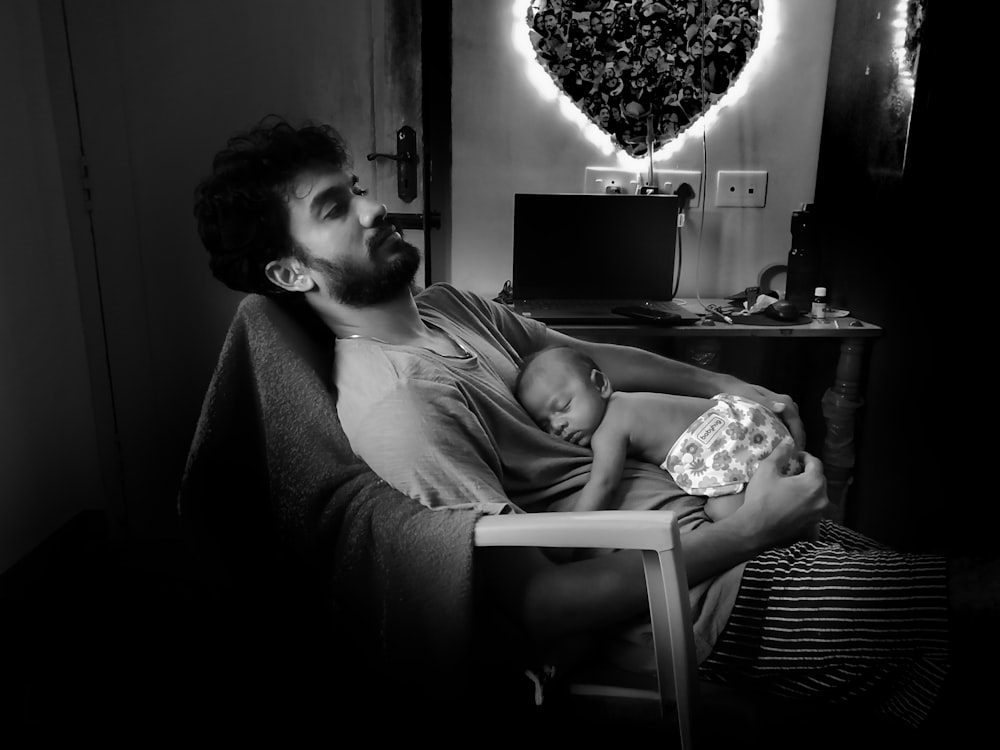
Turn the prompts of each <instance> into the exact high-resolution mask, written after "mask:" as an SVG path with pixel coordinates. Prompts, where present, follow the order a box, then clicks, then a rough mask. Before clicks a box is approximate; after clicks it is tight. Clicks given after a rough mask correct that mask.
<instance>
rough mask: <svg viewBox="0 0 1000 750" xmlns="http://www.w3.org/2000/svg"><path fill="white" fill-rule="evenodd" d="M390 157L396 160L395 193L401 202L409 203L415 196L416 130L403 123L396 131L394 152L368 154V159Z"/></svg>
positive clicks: (417, 159)
mask: <svg viewBox="0 0 1000 750" xmlns="http://www.w3.org/2000/svg"><path fill="white" fill-rule="evenodd" d="M375 159H391V160H392V161H394V162H396V194H397V195H398V196H399V199H400V200H401V201H403V203H410V202H412V201H413V200H414V199H416V197H417V162H418V161H419V158H418V157H417V131H415V130H414V129H413V128H411V127H410V126H409V125H404V126H403V127H401V128H400V129H399V130H397V131H396V153H395V154H385V153H381V152H378V151H375V152H372V153H370V154H368V161H373V160H375Z"/></svg>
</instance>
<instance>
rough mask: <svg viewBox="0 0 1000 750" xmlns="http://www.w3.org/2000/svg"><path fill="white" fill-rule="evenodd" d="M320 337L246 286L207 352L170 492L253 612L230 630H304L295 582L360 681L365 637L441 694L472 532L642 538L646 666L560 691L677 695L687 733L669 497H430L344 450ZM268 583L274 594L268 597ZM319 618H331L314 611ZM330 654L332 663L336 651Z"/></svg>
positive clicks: (457, 664) (400, 672) (556, 541)
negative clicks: (651, 674)
mask: <svg viewBox="0 0 1000 750" xmlns="http://www.w3.org/2000/svg"><path fill="white" fill-rule="evenodd" d="M332 352H333V341H332V337H331V334H330V333H329V331H327V330H326V329H325V328H324V327H322V326H321V325H319V324H318V323H316V322H315V321H313V319H312V318H311V316H304V317H303V316H302V311H301V310H298V309H296V308H295V307H294V306H292V307H289V306H286V305H282V304H279V303H277V302H275V301H273V300H270V299H267V298H264V297H260V296H257V295H249V296H247V297H246V298H244V300H243V301H242V302H241V303H240V305H239V307H238V309H237V311H236V315H235V316H234V319H233V321H232V323H231V325H230V328H229V331H228V333H227V336H226V340H225V343H224V344H223V347H222V351H221V353H220V355H219V359H218V363H217V365H216V368H215V371H214V374H213V376H212V380H211V383H210V384H209V387H208V391H207V393H206V396H205V400H204V403H203V406H202V411H201V414H200V417H199V422H198V425H197V429H196V430H195V435H194V439H193V440H192V445H191V449H190V452H189V456H188V461H187V465H186V467H185V472H184V477H183V480H182V484H181V488H180V492H179V497H178V510H179V513H180V518H181V522H182V528H184V529H185V530H186V531H187V533H188V536H189V538H190V539H191V541H192V544H193V548H194V550H195V551H196V553H197V554H198V557H199V559H200V560H201V561H202V562H203V563H204V564H205V565H206V568H205V569H206V570H210V571H212V577H213V580H218V581H220V586H221V585H225V586H227V587H228V588H229V590H231V591H235V592H236V593H235V594H234V595H233V598H234V599H236V600H238V601H240V602H241V604H240V606H242V607H244V608H245V609H246V610H247V611H248V612H249V614H246V612H244V613H241V614H240V615H239V616H238V617H236V618H234V623H235V624H234V626H233V628H232V630H233V631H234V632H236V631H241V630H244V629H245V628H246V627H247V625H246V623H253V622H256V621H258V620H262V621H263V620H264V618H267V623H268V624H266V625H262V626H259V627H258V629H257V631H258V632H259V633H260V634H261V635H260V636H259V637H257V639H256V640H255V641H254V642H253V645H252V646H251V647H250V648H251V649H258V648H263V647H266V646H265V645H264V644H265V643H266V641H268V640H269V639H270V640H271V641H272V643H271V647H272V648H275V649H278V650H281V649H282V648H283V646H282V645H281V644H280V643H275V641H279V640H280V638H278V637H276V636H274V635H273V633H274V632H277V630H278V628H277V627H274V626H273V625H272V624H271V623H272V621H274V620H280V621H281V622H280V623H279V624H280V626H281V627H282V628H284V629H285V630H288V629H290V630H291V631H292V633H293V635H292V636H291V639H296V638H298V639H300V640H302V639H303V638H304V637H303V636H302V632H303V631H302V628H301V627H300V626H299V625H298V624H297V623H295V622H293V621H292V619H293V616H292V615H291V614H287V613H288V612H290V611H291V610H290V609H289V608H288V606H287V597H288V592H289V591H290V590H291V589H290V585H289V582H292V584H293V585H294V586H295V587H297V588H298V589H299V590H300V591H302V592H303V593H304V596H305V597H306V598H310V597H312V598H313V599H316V600H321V601H322V603H323V616H329V618H330V620H329V622H330V623H332V625H331V626H330V627H335V628H338V629H342V630H343V631H344V633H343V635H340V636H338V638H342V639H348V640H349V642H350V643H351V648H350V649H347V651H352V652H354V655H356V656H358V657H359V661H360V662H361V663H360V664H359V668H358V670H357V673H367V677H369V678H370V681H371V682H372V683H374V684H375V686H374V687H372V688H371V689H373V690H377V689H378V682H379V679H381V677H376V676H374V672H371V670H372V667H371V666H370V662H369V660H367V657H366V656H364V655H365V654H372V653H374V654H376V655H377V660H378V662H379V663H380V664H385V665H389V669H390V672H389V673H384V672H383V673H380V675H384V676H385V679H391V680H392V681H393V682H394V684H396V685H399V686H402V687H400V688H398V689H397V690H396V692H397V693H398V694H405V695H411V696H421V695H428V694H430V695H434V691H435V690H446V691H451V694H452V695H454V694H456V693H458V691H457V690H456V689H455V686H457V685H462V684H465V683H467V682H469V681H470V675H469V672H470V669H474V668H475V665H476V664H478V662H477V660H476V659H475V658H474V656H473V655H474V653H475V651H476V648H475V647H476V643H475V638H474V637H473V635H472V634H473V631H474V629H475V627H476V623H475V617H476V612H477V611H478V610H476V606H475V596H474V591H473V590H472V589H473V587H474V580H475V579H474V571H473V554H474V549H475V548H476V547H486V546H498V545H510V546H526V545H527V546H537V547H576V548H583V547H597V548H624V549H638V550H642V553H643V562H644V569H645V574H646V579H647V587H648V591H649V604H650V613H651V617H652V622H653V626H654V627H653V638H654V648H655V650H656V663H657V671H658V680H657V683H656V684H652V685H650V686H648V687H645V688H640V689H638V690H636V689H628V688H622V687H620V686H615V685H608V684H604V683H601V682H594V681H587V680H584V679H582V678H581V679H570V680H569V681H568V683H567V684H566V686H565V696H564V697H565V700H566V701H568V702H573V701H576V700H584V699H591V700H593V698H594V696H599V697H603V698H608V699H609V700H610V699H613V698H615V697H616V696H617V699H618V700H622V699H624V701H625V702H634V703H638V704H644V705H653V706H655V707H658V709H659V710H658V711H657V712H656V713H657V718H659V717H663V718H665V719H666V718H668V717H670V716H671V715H672V714H673V712H674V711H675V712H676V717H677V729H678V731H679V736H680V739H681V743H682V747H684V748H685V749H688V748H690V747H692V741H693V739H692V738H693V737H694V736H695V732H694V729H695V727H694V725H693V719H694V717H695V716H696V706H697V701H698V696H699V685H698V682H697V679H696V662H695V656H694V645H693V634H692V626H691V615H690V611H689V604H688V597H687V584H686V577H685V571H684V564H683V558H682V557H681V556H680V554H679V551H680V546H679V535H678V530H677V525H676V521H675V519H674V516H673V514H672V513H669V512H640V511H624V512H621V511H602V512H599V513H536V514H512V515H504V516H489V517H479V516H478V515H477V514H476V513H474V512H472V511H432V510H429V509H427V508H425V507H423V506H422V505H420V504H419V503H417V502H416V501H414V500H412V499H411V498H408V497H406V496H404V495H402V494H400V493H398V492H397V491H396V490H394V489H392V488H391V487H389V486H388V485H387V484H386V483H385V482H384V481H382V480H381V479H380V478H379V477H377V476H376V475H375V474H374V473H373V472H371V470H370V469H369V468H368V467H367V466H366V465H365V464H364V463H363V462H361V461H360V459H358V458H357V457H356V456H355V455H354V454H353V452H352V451H351V449H350V445H349V442H348V441H347V438H346V436H345V435H344V434H343V431H342V429H341V427H340V424H339V420H338V418H337V413H336V407H335V394H333V393H331V390H330V386H329V376H328V374H329V373H330V372H331V371H332ZM264 582H269V585H266V586H265V584H264ZM265 591H270V592H276V593H277V596H279V597H283V598H284V599H283V601H282V602H281V603H278V604H274V603H268V601H267V597H266V596H265V594H264V592H265ZM311 616H312V615H306V617H311ZM317 630H318V631H320V633H325V634H328V633H329V632H330V628H329V627H328V626H327V624H326V623H324V624H323V625H322V626H321V627H317V628H313V632H315V631H317ZM338 632H340V630H338ZM241 637H244V638H245V637H246V636H245V635H243V636H241ZM320 637H323V635H321V636H320ZM327 637H328V636H327ZM248 640H252V639H248ZM309 658H310V657H309V656H307V657H306V660H308V659H309ZM341 658H342V657H341V656H335V657H334V659H335V661H336V660H340V659H341ZM470 665H472V666H470ZM336 669H337V670H338V671H341V672H344V673H345V674H346V670H345V669H342V665H341V664H339V663H338V665H337V667H336ZM346 693H350V689H348V690H347V691H346ZM341 694H345V693H344V692H342V693H341ZM664 726H668V725H664Z"/></svg>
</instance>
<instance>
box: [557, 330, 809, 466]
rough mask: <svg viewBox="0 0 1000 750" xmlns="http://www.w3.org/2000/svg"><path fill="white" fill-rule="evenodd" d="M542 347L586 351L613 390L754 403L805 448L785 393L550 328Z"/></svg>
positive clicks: (801, 430)
mask: <svg viewBox="0 0 1000 750" xmlns="http://www.w3.org/2000/svg"><path fill="white" fill-rule="evenodd" d="M546 345H547V346H572V347H575V348H577V349H580V350H582V351H584V352H586V353H587V354H588V355H590V357H591V358H592V359H593V360H594V361H595V362H596V363H597V366H598V367H599V368H600V369H601V371H602V372H604V374H605V375H607V376H608V378H609V379H610V380H611V384H612V386H613V387H614V388H615V390H620V391H652V392H659V393H677V394H680V395H685V396H701V397H702V398H710V397H712V396H714V395H715V394H717V393H732V394H735V395H737V396H742V397H744V398H748V399H750V400H752V401H756V402H758V403H760V404H763V405H764V406H766V407H768V408H769V409H771V411H773V412H774V413H775V414H778V415H780V416H781V418H782V419H783V420H784V421H785V424H787V425H788V430H789V432H791V433H792V437H793V438H794V439H795V443H796V445H798V446H799V448H802V447H804V446H805V441H806V433H805V427H804V426H803V424H802V419H801V418H800V417H799V408H798V406H797V405H796V404H795V402H794V401H793V400H792V399H791V397H790V396H788V395H786V394H783V393H775V392H774V391H771V390H769V389H767V388H764V387H762V386H759V385H754V384H752V383H746V382H744V381H742V380H740V379H739V378H736V377H733V376H732V375H727V374H725V373H720V372H712V371H710V370H705V369H703V368H701V367H696V366H694V365H689V364H687V363H684V362H678V361H677V360H675V359H670V358H669V357H664V356H663V355H660V354H654V353H653V352H649V351H646V350H645V349H640V348H639V347H634V346H623V345H621V344H605V343H596V342H592V341H582V340H580V339H576V338H573V337H572V336H567V335H566V334H564V333H560V332H559V331H555V330H552V329H551V328H549V329H548V331H547V333H546Z"/></svg>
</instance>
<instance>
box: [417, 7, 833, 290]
mask: <svg viewBox="0 0 1000 750" xmlns="http://www.w3.org/2000/svg"><path fill="white" fill-rule="evenodd" d="M771 2H774V3H777V0H771ZM519 4H520V5H523V3H519ZM835 5H836V3H835V0H816V1H815V2H808V3H804V2H782V3H781V4H780V5H776V6H775V8H774V9H773V12H774V13H775V16H774V19H775V20H776V22H777V23H778V24H779V32H778V37H777V51H776V54H775V55H774V56H773V58H772V59H771V61H770V63H769V64H768V65H767V66H766V67H765V68H764V69H763V70H762V72H761V75H760V78H759V79H758V81H757V85H756V87H755V89H754V90H753V91H752V92H751V93H750V94H748V95H747V96H745V97H744V98H743V99H742V100H741V101H740V102H739V103H738V104H737V105H736V106H734V107H732V108H729V109H727V110H726V111H725V112H723V113H722V114H721V115H720V118H719V121H718V123H717V125H716V126H715V128H714V129H712V130H710V131H709V133H708V136H707V148H706V151H707V168H706V166H705V164H703V153H702V147H701V143H700V139H695V140H693V141H692V142H689V143H687V144H686V145H685V146H684V147H683V148H682V149H681V150H680V151H679V152H678V153H677V154H675V156H674V157H672V158H671V159H670V161H669V163H668V164H666V165H664V166H666V167H667V168H670V169H696V170H700V171H702V172H703V173H704V174H707V175H708V181H707V182H708V185H709V191H708V194H709V200H708V201H707V203H703V204H702V205H704V206H705V213H704V217H703V222H704V225H703V229H701V230H700V231H699V228H700V222H701V220H702V219H701V217H698V216H696V215H695V216H693V217H692V218H694V219H695V221H690V222H688V224H687V226H686V227H685V229H684V230H683V232H684V234H683V237H682V245H683V248H684V263H683V267H682V274H681V279H680V287H679V296H680V297H684V296H693V295H695V293H696V292H698V293H700V294H701V295H702V296H706V297H712V296H723V295H725V294H730V293H732V292H735V291H739V290H741V289H743V288H744V287H746V286H749V285H751V284H754V283H756V282H757V280H758V276H759V272H760V270H761V269H762V268H764V267H765V266H768V265H771V264H773V263H784V262H785V261H786V259H787V254H788V249H789V243H790V240H791V235H790V232H789V222H790V219H791V213H792V211H794V210H795V209H797V208H798V207H799V205H800V204H801V203H804V202H811V201H812V200H813V193H814V188H815V182H816V165H817V160H818V155H819V141H820V129H821V123H822V117H823V105H824V95H825V90H826V76H827V67H828V61H829V53H830V44H831V38H832V32H833V18H834V10H835ZM512 7H513V0H503V1H497V0H463V2H458V3H455V4H454V7H453V19H452V25H453V33H454V45H453V90H452V122H453V139H454V140H453V154H454V160H453V167H452V191H453V193H452V195H453V199H452V211H451V222H452V233H453V234H452V257H451V262H450V263H449V264H447V266H446V268H445V269H439V271H438V273H436V274H435V276H436V280H448V281H452V282H453V283H455V284H456V285H458V286H460V287H464V288H467V289H471V290H473V291H477V292H480V293H485V294H489V295H491V296H492V295H494V294H496V293H497V291H499V289H500V288H501V286H502V285H503V283H504V281H505V280H507V279H509V278H510V276H511V251H510V245H511V238H512V229H511V222H512V205H513V194H514V193H515V192H531V191H537V192H576V191H579V190H581V189H582V186H583V182H584V171H585V167H587V166H614V165H615V164H616V163H617V161H616V159H615V157H613V156H611V157H608V156H604V155H602V154H601V153H600V151H599V150H598V149H597V148H596V147H595V146H594V145H592V144H591V143H589V142H588V141H587V140H586V139H585V137H584V136H583V135H582V134H581V132H580V131H579V129H578V128H577V127H576V126H575V125H573V124H571V123H569V122H568V121H567V120H565V118H564V117H563V116H562V115H561V114H560V113H559V112H558V111H557V108H556V107H555V105H553V104H551V103H547V102H544V101H542V100H541V98H540V97H539V96H538V94H537V93H536V91H535V89H534V88H533V84H532V83H531V82H530V81H529V80H528V78H527V76H526V75H525V72H524V70H525V65H524V62H523V59H522V58H521V56H520V54H519V53H518V52H517V51H516V50H515V49H514V46H513V44H512V41H511V33H512V27H513V23H514V15H513V13H512ZM768 12H771V11H770V10H769V11H768ZM658 166H659V165H658ZM720 169H764V170H767V171H768V173H769V181H768V190H767V204H766V206H765V207H764V208H725V209H718V208H715V206H714V177H715V173H716V172H717V171H718V170H720ZM699 240H700V242H699ZM699 247H700V271H699V268H698V266H699V263H698V260H697V258H698V255H699V254H698V253H697V250H698V248H699ZM696 282H697V285H696Z"/></svg>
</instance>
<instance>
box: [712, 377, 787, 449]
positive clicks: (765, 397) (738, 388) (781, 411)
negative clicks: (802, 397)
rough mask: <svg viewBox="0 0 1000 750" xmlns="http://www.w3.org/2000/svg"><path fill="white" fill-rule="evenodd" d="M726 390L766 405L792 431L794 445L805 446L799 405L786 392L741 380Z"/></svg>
mask: <svg viewBox="0 0 1000 750" xmlns="http://www.w3.org/2000/svg"><path fill="white" fill-rule="evenodd" d="M726 392H727V393H732V394H734V395H736V396H742V397H743V398H746V399H750V400H751V401H756V402H757V403H758V404H762V405H764V406H766V407H767V408H768V409H770V410H771V411H773V412H774V413H775V414H777V415H778V416H779V417H781V419H782V420H783V421H784V423H785V425H786V426H787V427H788V431H789V432H790V433H792V439H793V440H795V446H796V447H797V448H798V449H799V450H802V449H803V448H805V447H806V428H805V426H804V425H803V424H802V418H801V417H800V416H799V407H798V405H797V404H796V403H795V402H794V401H792V397H791V396H789V395H788V394H786V393H775V392H774V391H772V390H769V389H767V388H765V387H764V386H761V385H754V384H752V383H743V382H740V383H739V384H738V385H733V386H732V387H730V388H728V389H727V391H726Z"/></svg>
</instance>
